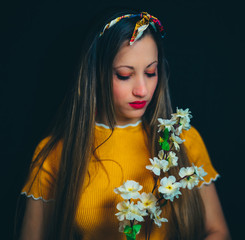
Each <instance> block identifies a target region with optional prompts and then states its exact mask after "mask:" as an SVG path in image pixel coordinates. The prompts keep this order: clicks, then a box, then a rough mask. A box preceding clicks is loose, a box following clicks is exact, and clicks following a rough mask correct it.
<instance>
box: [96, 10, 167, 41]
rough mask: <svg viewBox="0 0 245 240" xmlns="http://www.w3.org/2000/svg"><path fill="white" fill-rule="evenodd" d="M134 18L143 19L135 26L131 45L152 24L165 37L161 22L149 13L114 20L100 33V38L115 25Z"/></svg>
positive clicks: (127, 15) (129, 15)
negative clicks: (124, 19) (122, 20)
mask: <svg viewBox="0 0 245 240" xmlns="http://www.w3.org/2000/svg"><path fill="white" fill-rule="evenodd" d="M132 17H140V18H141V19H140V20H139V21H138V22H137V23H136V24H135V28H134V32H133V35H132V37H131V39H130V42H129V44H130V45H133V43H134V42H135V41H136V40H137V39H139V38H140V37H141V36H142V34H143V32H144V31H145V30H146V29H147V28H148V26H149V24H151V26H152V27H153V28H154V30H155V31H157V30H158V31H159V32H160V33H161V36H162V37H164V35H165V34H163V30H164V29H163V26H162V24H161V22H160V21H159V20H158V19H157V18H156V17H154V16H152V15H150V14H149V13H147V12H141V13H140V14H126V15H123V16H121V17H118V18H115V19H113V20H112V21H111V22H109V23H108V24H106V25H105V27H104V29H103V31H102V32H101V33H100V37H101V36H102V35H103V34H104V32H105V31H106V30H107V29H109V28H110V27H112V26H113V25H115V24H116V23H117V22H119V21H120V20H121V19H123V18H132Z"/></svg>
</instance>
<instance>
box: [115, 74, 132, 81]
mask: <svg viewBox="0 0 245 240" xmlns="http://www.w3.org/2000/svg"><path fill="white" fill-rule="evenodd" d="M116 75H117V78H118V79H120V80H128V79H129V77H130V76H122V75H119V74H118V73H116Z"/></svg>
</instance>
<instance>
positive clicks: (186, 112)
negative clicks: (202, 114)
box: [171, 108, 192, 119]
mask: <svg viewBox="0 0 245 240" xmlns="http://www.w3.org/2000/svg"><path fill="white" fill-rule="evenodd" d="M190 113H191V111H189V108H186V109H185V110H183V109H178V108H177V109H176V113H173V114H171V115H172V116H173V118H174V119H176V118H177V117H180V118H186V119H188V118H192V115H191V114H190Z"/></svg>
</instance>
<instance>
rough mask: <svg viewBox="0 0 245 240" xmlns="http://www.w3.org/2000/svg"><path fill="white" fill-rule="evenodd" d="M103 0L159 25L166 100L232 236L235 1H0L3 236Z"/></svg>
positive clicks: (237, 225) (238, 51)
mask: <svg viewBox="0 0 245 240" xmlns="http://www.w3.org/2000/svg"><path fill="white" fill-rule="evenodd" d="M112 6H117V7H118V6H129V7H130V6H131V7H134V8H135V7H136V8H139V9H141V10H145V11H148V12H149V13H151V14H152V15H155V16H157V17H158V18H159V19H160V20H161V21H162V22H163V24H164V27H165V30H166V37H165V40H164V43H165V51H166V57H167V59H168V61H169V64H170V73H171V75H170V76H171V77H170V88H171V97H172V102H173V106H174V108H175V107H176V106H178V107H180V108H186V107H189V108H190V109H191V111H192V113H193V116H194V118H193V119H192V124H193V125H194V126H195V127H196V128H197V129H198V130H199V132H200V133H201V135H202V136H203V139H204V141H205V143H206V145H207V148H208V151H209V154H210V156H211V159H212V162H213V165H214V166H215V168H216V169H217V170H218V172H219V173H220V175H221V178H219V179H218V180H217V182H216V186H217V190H218V193H219V196H220V199H221V203H222V206H223V209H224V213H225V216H226V219H227V222H228V224H229V228H230V231H231V234H232V236H233V239H240V237H241V236H242V233H243V228H244V226H245V225H244V220H243V219H244V217H243V213H244V207H243V204H244V198H243V191H242V190H244V187H242V186H243V185H242V184H243V175H244V174H243V161H244V156H243V154H242V149H243V148H244V146H242V143H243V142H244V141H242V140H243V138H244V137H243V132H244V131H243V128H244V127H243V121H244V108H243V102H244V92H243V85H242V81H243V80H244V78H243V74H242V73H243V68H244V61H243V56H244V32H243V31H242V30H243V25H242V14H243V10H242V5H241V4H240V3H239V2H235V1H233V2H224V1H215V0H213V1H211V0H210V1H208V0H206V1H205V0H203V1H202V0H199V1H198V0H196V1H195V0H186V1H183V0H161V1H159V0H155V1H149V2H148V1H143V2H142V1H121V2H120V3H118V2H115V1H101V2H100V3H97V2H95V1H93V2H90V1H88V2H87V3H86V2H83V1H48V0H43V1H30V0H27V1H15V2H13V1H9V2H8V4H7V6H6V5H5V6H1V8H0V10H1V12H2V13H1V21H0V22H1V23H0V24H1V40H0V41H1V45H0V51H1V52H0V78H1V87H0V89H1V102H0V104H1V111H0V114H1V115H0V119H1V124H0V133H1V140H2V143H1V147H2V150H1V152H0V154H1V207H2V211H1V215H0V216H1V220H2V224H1V228H2V230H1V233H0V234H2V235H3V236H5V237H4V238H2V237H0V238H1V239H10V237H11V235H12V232H13V222H14V214H15V206H16V202H17V197H18V196H19V193H20V190H21V187H22V186H23V184H24V181H25V177H26V175H27V172H28V168H29V164H30V161H31V157H32V154H33V150H34V148H35V146H36V144H37V143H38V142H39V141H40V139H41V138H42V137H43V135H44V133H45V132H46V129H47V128H48V126H49V124H50V121H51V119H52V117H53V116H54V114H55V111H56V109H57V107H58V105H59V104H60V102H61V101H62V99H63V98H64V95H65V92H66V90H67V89H68V88H69V86H70V83H71V82H72V81H73V80H74V78H75V76H76V73H77V65H78V61H79V55H80V49H81V44H82V41H83V39H84V35H85V34H86V31H85V29H87V28H88V27H89V24H90V21H91V19H93V17H94V16H96V15H97V14H99V13H101V11H102V10H103V9H106V8H108V7H112Z"/></svg>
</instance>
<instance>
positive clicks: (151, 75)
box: [145, 73, 156, 77]
mask: <svg viewBox="0 0 245 240" xmlns="http://www.w3.org/2000/svg"><path fill="white" fill-rule="evenodd" d="M145 74H146V75H147V77H155V76H156V73H145Z"/></svg>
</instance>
